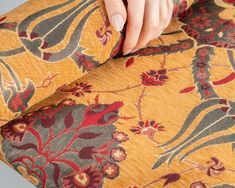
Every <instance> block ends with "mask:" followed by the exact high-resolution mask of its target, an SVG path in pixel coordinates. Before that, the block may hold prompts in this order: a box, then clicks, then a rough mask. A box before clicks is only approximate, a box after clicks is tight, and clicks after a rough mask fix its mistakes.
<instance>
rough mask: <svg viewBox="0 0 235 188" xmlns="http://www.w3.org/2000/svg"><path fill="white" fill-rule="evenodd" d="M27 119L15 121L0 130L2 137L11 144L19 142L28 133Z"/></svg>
mask: <svg viewBox="0 0 235 188" xmlns="http://www.w3.org/2000/svg"><path fill="white" fill-rule="evenodd" d="M28 124H29V121H28V120H27V119H24V118H21V119H15V120H13V121H11V122H9V123H8V124H6V125H5V126H3V127H2V128H1V133H2V136H3V137H4V138H6V139H8V140H10V141H11V142H21V141H22V139H23V137H24V135H25V133H26V132H27V131H28Z"/></svg>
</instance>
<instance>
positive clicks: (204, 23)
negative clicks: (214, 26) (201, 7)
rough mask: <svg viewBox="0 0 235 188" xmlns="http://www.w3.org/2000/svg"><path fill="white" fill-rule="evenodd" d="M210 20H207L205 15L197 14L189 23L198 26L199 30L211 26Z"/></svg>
mask: <svg viewBox="0 0 235 188" xmlns="http://www.w3.org/2000/svg"><path fill="white" fill-rule="evenodd" d="M211 22H212V21H211V20H209V19H208V18H206V17H200V16H197V17H196V18H192V20H191V24H192V25H193V26H194V27H199V28H200V29H201V30H203V29H204V28H205V27H210V26H211Z"/></svg>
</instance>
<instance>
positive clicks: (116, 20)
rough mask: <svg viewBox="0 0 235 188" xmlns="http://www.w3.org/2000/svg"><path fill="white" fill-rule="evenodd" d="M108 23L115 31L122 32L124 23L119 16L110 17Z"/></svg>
mask: <svg viewBox="0 0 235 188" xmlns="http://www.w3.org/2000/svg"><path fill="white" fill-rule="evenodd" d="M110 22H111V25H112V26H113V27H114V29H115V30H116V31H118V32H120V31H122V30H123V27H124V24H125V22H124V19H123V16H122V15H121V14H114V15H112V16H111V17H110Z"/></svg>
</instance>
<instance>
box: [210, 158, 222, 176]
mask: <svg viewBox="0 0 235 188" xmlns="http://www.w3.org/2000/svg"><path fill="white" fill-rule="evenodd" d="M207 164H208V166H209V167H208V169H207V175H208V176H218V175H220V174H221V172H223V171H225V167H224V165H223V163H222V162H221V161H219V160H218V159H217V158H215V157H212V158H211V160H210V161H208V162H207Z"/></svg>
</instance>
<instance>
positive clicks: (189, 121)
mask: <svg viewBox="0 0 235 188" xmlns="http://www.w3.org/2000/svg"><path fill="white" fill-rule="evenodd" d="M221 101H222V100H221V99H211V100H208V101H205V102H203V103H201V104H200V105H198V106H196V107H195V108H194V109H193V110H192V111H191V112H190V113H189V115H188V117H187V119H186V120H185V122H184V124H183V126H182V128H181V129H180V131H179V132H178V133H177V134H176V136H175V137H173V138H172V139H171V140H169V141H168V142H166V143H165V144H162V145H161V146H160V147H164V146H167V145H169V144H172V143H173V142H174V141H176V140H177V139H178V138H180V137H181V136H182V135H183V134H184V133H185V132H186V131H187V130H188V128H189V127H190V125H191V124H192V122H193V121H194V120H195V119H196V118H197V117H198V115H199V114H200V113H201V112H202V111H204V110H205V109H207V108H209V107H212V106H215V105H218V104H220V102H221Z"/></svg>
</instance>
